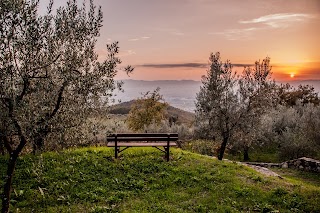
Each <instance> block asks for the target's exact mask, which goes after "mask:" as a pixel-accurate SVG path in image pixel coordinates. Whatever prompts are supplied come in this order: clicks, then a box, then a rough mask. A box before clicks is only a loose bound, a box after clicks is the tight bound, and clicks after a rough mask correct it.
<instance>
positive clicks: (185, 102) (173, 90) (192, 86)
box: [114, 79, 320, 112]
mask: <svg viewBox="0 0 320 213" xmlns="http://www.w3.org/2000/svg"><path fill="white" fill-rule="evenodd" d="M123 82H124V85H123V89H124V93H122V92H116V93H115V95H116V96H115V97H114V98H115V99H116V100H121V102H127V101H131V100H133V99H137V98H140V97H142V96H143V94H144V93H146V92H148V91H154V90H155V89H156V88H157V87H160V94H161V95H163V98H164V100H165V101H166V102H168V103H169V104H170V105H171V106H173V107H176V108H179V109H182V110H184V111H188V112H194V111H195V108H196V107H195V101H196V94H197V93H198V92H199V91H200V86H201V85H202V83H201V81H194V80H156V81H145V80H132V79H129V80H123ZM277 83H278V84H280V83H283V84H285V83H289V84H290V85H292V86H294V87H298V86H299V85H300V84H304V85H305V84H309V85H312V86H313V87H314V88H315V91H316V92H318V93H320V80H294V81H287V82H284V81H283V82H280V81H278V82H277Z"/></svg>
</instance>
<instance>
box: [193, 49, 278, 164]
mask: <svg viewBox="0 0 320 213" xmlns="http://www.w3.org/2000/svg"><path fill="white" fill-rule="evenodd" d="M209 61H210V68H209V69H208V71H207V75H205V76H203V77H202V84H203V85H202V86H201V88H200V92H199V93H198V94H197V98H196V99H197V101H196V130H195V131H196V133H197V135H198V136H199V137H200V138H204V139H214V140H221V141H222V142H221V146H220V150H219V151H218V152H219V153H218V158H219V159H220V160H221V159H222V158H223V155H224V152H225V149H226V148H227V146H228V145H230V144H229V143H230V142H231V141H235V140H234V139H235V138H236V136H241V137H239V138H238V139H237V141H236V142H237V143H243V146H244V147H246V148H248V147H250V145H251V142H250V143H249V142H248V141H252V138H253V137H254V127H255V122H257V121H258V120H259V117H260V116H261V115H262V114H263V113H264V112H265V111H266V110H267V109H268V107H269V106H272V103H274V102H276V100H273V98H274V95H273V93H274V92H273V91H274V88H275V84H274V82H273V81H272V80H271V77H270V76H271V67H270V59H269V58H266V59H264V60H262V61H257V62H256V63H255V64H254V66H253V67H252V68H251V67H245V69H244V71H243V73H242V75H240V76H239V75H237V73H236V72H234V71H233V70H232V64H231V63H230V61H226V62H224V63H223V62H222V61H221V58H220V53H215V54H213V53H212V54H211V55H210V58H209Z"/></svg>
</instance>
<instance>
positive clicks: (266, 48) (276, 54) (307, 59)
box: [41, 0, 320, 81]
mask: <svg viewBox="0 0 320 213" xmlns="http://www.w3.org/2000/svg"><path fill="white" fill-rule="evenodd" d="M48 1H49V0H41V8H44V6H43V5H46V3H47V2H48ZM80 2H82V1H80ZM94 2H95V4H96V5H101V6H102V10H103V14H104V22H103V25H104V26H103V27H102V29H101V36H100V38H99V39H98V45H97V52H98V53H99V55H100V57H104V56H105V44H106V43H110V42H112V41H119V45H120V50H121V52H120V56H121V59H122V61H123V64H124V65H127V64H130V65H133V66H134V67H135V71H134V73H133V74H132V75H131V77H130V78H132V79H142V80H158V79H192V80H200V79H201V76H202V75H203V74H205V73H206V69H207V68H206V65H207V63H208V57H209V55H210V53H211V52H217V51H219V52H220V53H221V57H222V59H223V60H226V59H230V60H231V62H232V63H233V64H235V69H237V70H239V72H241V71H242V69H243V68H242V67H243V66H242V65H248V64H253V63H254V62H255V61H256V60H259V59H263V58H265V57H267V56H268V57H270V58H271V64H272V66H273V73H274V75H273V76H274V78H275V79H276V80H279V81H283V80H292V79H299V80H303V79H320V36H319V35H320V1H319V0H268V1H265V0H241V1H239V0H95V1H94ZM63 4H65V1H63V0H55V7H57V6H59V5H63ZM291 74H294V76H295V77H294V78H290V75H291ZM117 78H118V79H127V78H129V77H128V76H126V75H125V74H124V73H120V74H119V75H118V76H117Z"/></svg>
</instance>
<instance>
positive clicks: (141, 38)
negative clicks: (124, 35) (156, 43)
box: [129, 36, 151, 41]
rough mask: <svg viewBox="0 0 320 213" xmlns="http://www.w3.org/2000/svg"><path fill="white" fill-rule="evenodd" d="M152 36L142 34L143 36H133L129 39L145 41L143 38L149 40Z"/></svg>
mask: <svg viewBox="0 0 320 213" xmlns="http://www.w3.org/2000/svg"><path fill="white" fill-rule="evenodd" d="M150 38H151V37H149V36H141V37H138V38H131V39H129V41H143V40H147V39H150Z"/></svg>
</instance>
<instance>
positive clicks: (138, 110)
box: [127, 87, 168, 131]
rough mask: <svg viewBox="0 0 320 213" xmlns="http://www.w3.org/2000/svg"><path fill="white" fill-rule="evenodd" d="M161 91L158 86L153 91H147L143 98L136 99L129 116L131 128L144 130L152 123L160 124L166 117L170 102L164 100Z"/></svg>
mask: <svg viewBox="0 0 320 213" xmlns="http://www.w3.org/2000/svg"><path fill="white" fill-rule="evenodd" d="M159 91H160V88H159V87H158V88H157V89H156V90H154V91H153V92H147V93H146V94H144V95H143V97H142V98H139V99H137V100H135V102H134V104H133V106H132V108H131V110H130V112H129V115H128V118H127V123H128V126H129V128H130V129H132V130H133V131H142V130H144V128H145V127H148V126H149V125H150V124H153V123H154V124H160V122H161V120H163V119H164V113H165V110H166V108H167V106H168V104H167V103H166V102H163V98H162V95H160V94H159Z"/></svg>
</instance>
